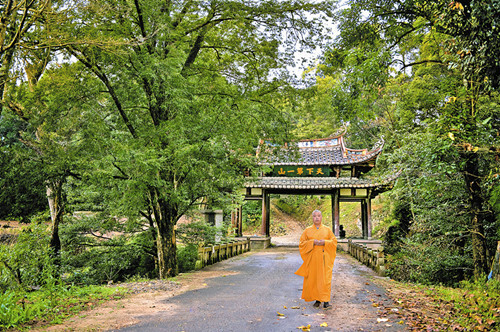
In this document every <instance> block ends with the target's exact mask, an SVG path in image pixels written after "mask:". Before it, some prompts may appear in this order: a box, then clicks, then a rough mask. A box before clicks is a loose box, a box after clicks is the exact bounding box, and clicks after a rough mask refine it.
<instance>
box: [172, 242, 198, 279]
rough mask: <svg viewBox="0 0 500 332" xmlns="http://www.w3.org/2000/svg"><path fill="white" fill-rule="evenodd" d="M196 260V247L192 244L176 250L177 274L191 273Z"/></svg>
mask: <svg viewBox="0 0 500 332" xmlns="http://www.w3.org/2000/svg"><path fill="white" fill-rule="evenodd" d="M197 260H198V247H197V246H195V245H193V244H188V245H186V246H183V247H178V248H177V262H178V267H179V272H180V273H183V272H188V271H192V270H194V268H195V265H196V261H197Z"/></svg>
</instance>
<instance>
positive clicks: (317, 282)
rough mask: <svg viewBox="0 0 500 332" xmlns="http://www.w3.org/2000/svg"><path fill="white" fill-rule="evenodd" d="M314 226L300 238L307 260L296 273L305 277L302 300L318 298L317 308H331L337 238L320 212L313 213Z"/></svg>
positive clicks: (304, 258)
mask: <svg viewBox="0 0 500 332" xmlns="http://www.w3.org/2000/svg"><path fill="white" fill-rule="evenodd" d="M312 218H313V225H312V226H309V227H307V228H306V229H305V230H304V232H303V233H302V236H301V237H300V242H299V250H300V256H301V257H302V260H303V261H304V263H303V264H302V266H301V267H300V268H299V269H298V270H297V271H296V272H295V274H297V275H299V276H302V277H304V285H303V287H302V297H301V298H302V299H304V300H305V301H316V302H315V303H314V307H319V306H320V304H321V302H324V303H323V307H324V308H325V309H328V308H330V307H331V304H330V297H331V292H332V270H333V262H334V261H335V256H336V254H337V238H336V237H335V235H334V234H333V232H332V230H331V229H330V228H328V227H326V226H324V225H322V224H321V221H322V219H323V216H322V214H321V211H319V210H315V211H314V212H313V213H312Z"/></svg>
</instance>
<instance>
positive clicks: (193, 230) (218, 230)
mask: <svg viewBox="0 0 500 332" xmlns="http://www.w3.org/2000/svg"><path fill="white" fill-rule="evenodd" d="M176 236H177V239H179V240H180V241H181V242H182V243H183V244H184V245H194V246H195V247H198V246H206V245H210V244H215V242H216V239H219V241H218V242H225V241H227V239H228V237H227V227H226V226H222V227H215V226H212V225H209V224H207V223H206V222H204V221H197V222H192V223H189V224H181V225H178V226H177V230H176Z"/></svg>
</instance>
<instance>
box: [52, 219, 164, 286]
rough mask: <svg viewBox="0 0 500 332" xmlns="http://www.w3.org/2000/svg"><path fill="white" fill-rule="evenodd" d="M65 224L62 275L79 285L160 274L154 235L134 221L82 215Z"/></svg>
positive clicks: (62, 236)
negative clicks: (157, 266) (155, 258)
mask: <svg viewBox="0 0 500 332" xmlns="http://www.w3.org/2000/svg"><path fill="white" fill-rule="evenodd" d="M68 219H69V218H68ZM71 220H72V222H71V223H64V224H63V225H62V226H61V241H62V245H63V249H64V250H63V252H62V259H61V263H62V267H61V270H62V273H63V274H62V276H63V278H64V280H65V281H66V282H68V283H73V284H78V285H92V284H102V283H106V282H109V281H113V282H119V281H124V280H127V279H128V278H130V277H131V276H134V275H141V276H146V277H150V278H152V277H156V276H157V274H156V271H155V262H154V257H155V256H154V255H155V251H154V237H153V235H152V233H151V231H150V230H146V231H144V230H140V229H138V226H137V225H135V226H134V225H133V222H132V221H128V224H127V222H124V221H120V220H116V219H115V218H102V217H101V216H99V215H94V216H92V215H91V216H80V217H78V218H76V219H71Z"/></svg>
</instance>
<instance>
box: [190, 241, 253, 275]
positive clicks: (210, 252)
mask: <svg viewBox="0 0 500 332" xmlns="http://www.w3.org/2000/svg"><path fill="white" fill-rule="evenodd" d="M249 250H250V239H246V240H237V241H232V242H229V243H225V244H216V245H211V246H207V247H200V248H198V260H197V261H196V269H197V270H198V269H201V268H203V267H205V266H207V265H210V264H214V263H217V262H220V261H223V260H224V259H228V258H230V257H233V256H236V255H240V254H242V253H244V252H247V251H249Z"/></svg>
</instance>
